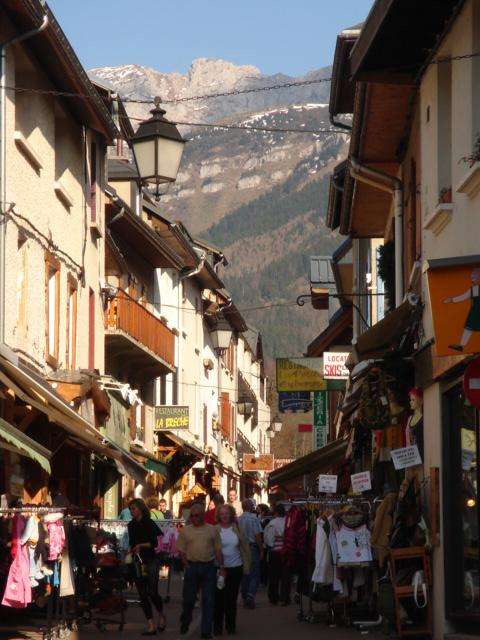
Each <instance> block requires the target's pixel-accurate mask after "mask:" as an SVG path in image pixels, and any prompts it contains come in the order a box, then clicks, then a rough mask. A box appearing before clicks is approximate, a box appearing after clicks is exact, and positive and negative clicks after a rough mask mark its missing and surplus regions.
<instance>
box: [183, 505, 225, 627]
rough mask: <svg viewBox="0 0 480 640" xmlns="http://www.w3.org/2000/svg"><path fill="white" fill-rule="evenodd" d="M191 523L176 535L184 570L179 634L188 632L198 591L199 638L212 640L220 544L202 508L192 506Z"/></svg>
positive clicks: (220, 551) (220, 560)
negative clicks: (199, 592)
mask: <svg viewBox="0 0 480 640" xmlns="http://www.w3.org/2000/svg"><path fill="white" fill-rule="evenodd" d="M190 522H191V524H188V525H187V526H186V527H184V528H183V529H182V530H181V531H180V534H179V536H178V540H177V548H178V551H179V552H180V556H181V558H182V562H183V566H184V567H185V575H184V580H183V606H182V615H181V617H180V624H181V626H180V633H181V634H182V635H184V634H186V633H187V632H188V629H189V627H190V623H191V622H192V613H193V609H194V607H195V601H196V599H197V593H198V590H199V589H201V591H202V630H201V633H202V636H201V637H202V638H211V637H212V630H213V608H214V602H215V585H216V578H217V568H216V566H215V560H216V561H217V563H218V565H221V564H222V545H221V541H220V534H219V532H218V530H217V529H216V528H215V527H213V526H212V525H210V524H206V523H205V509H204V508H203V506H202V505H199V504H194V505H193V507H192V509H191V511H190Z"/></svg>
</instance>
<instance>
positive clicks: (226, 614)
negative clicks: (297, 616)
mask: <svg viewBox="0 0 480 640" xmlns="http://www.w3.org/2000/svg"><path fill="white" fill-rule="evenodd" d="M217 521H218V525H217V526H218V530H219V531H220V540H221V543H222V564H221V567H220V572H219V580H218V581H217V589H216V591H215V615H214V626H213V628H214V634H215V635H216V636H219V635H222V633H223V626H224V624H225V629H226V631H227V633H228V634H229V635H232V634H234V633H235V632H236V627H237V600H238V592H239V591H240V584H241V582H242V578H243V576H244V575H248V574H249V573H250V547H249V545H248V543H247V541H246V540H245V538H244V537H243V535H242V533H241V531H240V528H239V526H238V525H237V523H236V515H235V510H234V508H233V507H232V506H231V505H229V504H223V505H221V506H220V507H219V508H218V511H217Z"/></svg>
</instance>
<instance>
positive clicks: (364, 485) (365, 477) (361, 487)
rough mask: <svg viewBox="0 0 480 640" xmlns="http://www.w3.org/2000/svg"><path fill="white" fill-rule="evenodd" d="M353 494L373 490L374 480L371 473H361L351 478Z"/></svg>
mask: <svg viewBox="0 0 480 640" xmlns="http://www.w3.org/2000/svg"><path fill="white" fill-rule="evenodd" d="M350 479H351V481H352V491H353V493H363V492H364V491H371V490H372V478H371V476H370V471H361V472H360V473H354V474H353V475H352V476H351V478H350Z"/></svg>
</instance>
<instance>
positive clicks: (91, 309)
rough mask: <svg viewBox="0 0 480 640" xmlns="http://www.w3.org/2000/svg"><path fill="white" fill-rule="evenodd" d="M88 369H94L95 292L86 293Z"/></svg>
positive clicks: (90, 290) (91, 290)
mask: <svg viewBox="0 0 480 640" xmlns="http://www.w3.org/2000/svg"><path fill="white" fill-rule="evenodd" d="M88 368H89V369H91V370H93V369H95V292H94V291H93V289H89V292H88Z"/></svg>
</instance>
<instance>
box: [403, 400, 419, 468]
mask: <svg viewBox="0 0 480 640" xmlns="http://www.w3.org/2000/svg"><path fill="white" fill-rule="evenodd" d="M408 395H409V398H410V409H411V410H412V414H411V415H410V416H409V418H408V421H407V428H406V429H405V442H406V445H407V447H409V446H412V445H414V444H416V445H417V446H418V450H419V452H420V456H421V458H422V460H423V391H422V390H421V389H419V388H418V387H414V388H413V389H410V391H409V394H408Z"/></svg>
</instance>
